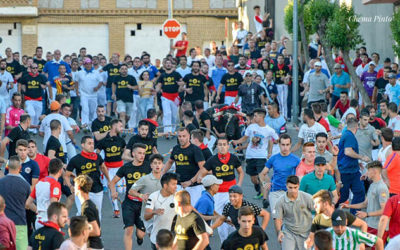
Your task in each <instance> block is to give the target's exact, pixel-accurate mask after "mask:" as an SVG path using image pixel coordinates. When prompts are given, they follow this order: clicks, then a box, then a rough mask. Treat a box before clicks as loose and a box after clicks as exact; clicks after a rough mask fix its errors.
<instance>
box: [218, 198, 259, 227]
mask: <svg viewBox="0 0 400 250" xmlns="http://www.w3.org/2000/svg"><path fill="white" fill-rule="evenodd" d="M244 206H249V207H251V209H252V210H253V212H254V215H255V217H257V216H258V215H260V213H261V211H262V209H261V208H260V207H259V206H257V205H255V204H253V203H250V202H248V201H245V200H243V201H242V206H241V207H244ZM239 209H240V208H238V209H236V208H235V207H234V206H233V205H232V204H231V203H228V204H226V205H225V207H224V210H223V211H222V215H223V216H225V217H226V218H228V217H229V218H231V221H232V224H233V225H234V226H235V227H236V229H239V227H240V225H239V222H238V216H239ZM254 225H258V220H257V218H256V219H255V222H254Z"/></svg>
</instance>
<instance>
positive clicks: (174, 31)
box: [163, 19, 181, 39]
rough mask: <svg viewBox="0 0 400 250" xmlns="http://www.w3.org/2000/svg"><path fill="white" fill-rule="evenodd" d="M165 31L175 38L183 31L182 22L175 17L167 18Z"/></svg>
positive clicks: (171, 37) (164, 25)
mask: <svg viewBox="0 0 400 250" xmlns="http://www.w3.org/2000/svg"><path fill="white" fill-rule="evenodd" d="M163 32H164V34H165V35H166V36H167V37H168V38H169V39H175V38H177V37H178V36H179V34H180V33H181V24H180V23H179V22H178V21H177V20H175V19H167V20H166V21H165V22H164V24H163Z"/></svg>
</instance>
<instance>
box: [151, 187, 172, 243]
mask: <svg viewBox="0 0 400 250" xmlns="http://www.w3.org/2000/svg"><path fill="white" fill-rule="evenodd" d="M146 208H149V209H152V210H153V211H154V210H156V209H160V208H161V209H164V214H163V215H154V217H153V228H152V230H151V233H150V241H151V242H152V243H153V244H156V236H157V233H158V231H160V230H161V229H167V230H171V225H172V220H173V219H174V216H175V214H176V213H175V205H174V195H170V196H168V197H164V196H162V195H161V193H160V191H156V192H154V193H152V194H151V195H150V196H149V199H148V200H147V204H146Z"/></svg>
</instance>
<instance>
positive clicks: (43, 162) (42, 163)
mask: <svg viewBox="0 0 400 250" xmlns="http://www.w3.org/2000/svg"><path fill="white" fill-rule="evenodd" d="M34 161H36V162H37V164H38V165H39V169H40V174H39V180H41V179H43V178H44V177H46V176H48V175H49V163H50V158H49V157H47V156H44V155H42V154H39V153H38V154H36V158H35V160H34Z"/></svg>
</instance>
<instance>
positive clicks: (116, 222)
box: [32, 125, 297, 250]
mask: <svg viewBox="0 0 400 250" xmlns="http://www.w3.org/2000/svg"><path fill="white" fill-rule="evenodd" d="M288 127H289V129H288V130H289V134H290V135H291V136H292V138H293V139H294V142H293V143H296V141H297V132H296V131H295V130H294V129H293V128H291V126H290V125H289V126H288ZM83 135H84V134H83V133H82V132H81V133H79V134H75V138H76V141H77V142H79V141H80V139H81V137H82V136H83ZM129 138H130V136H127V137H126V138H125V139H126V141H128V140H129ZM32 139H35V140H36V142H37V144H38V148H39V152H43V145H42V144H43V142H42V141H43V140H42V138H41V137H40V136H34V137H33V138H32ZM175 145H176V139H170V140H166V139H164V138H159V139H158V150H159V152H160V153H162V154H164V153H168V152H169V150H170V149H171V148H172V147H173V146H175ZM165 158H166V159H167V156H166V157H165ZM243 191H244V199H246V200H247V201H249V202H252V203H255V204H257V205H259V206H260V207H262V200H255V199H253V196H254V195H255V194H256V192H255V190H254V187H253V184H252V183H251V181H250V177H249V176H248V175H247V174H246V175H245V178H244V182H243ZM120 199H121V200H123V195H120ZM102 210H103V211H102V221H101V229H102V239H103V242H104V245H105V249H107V250H120V249H124V243H123V235H124V230H123V223H122V218H113V217H112V215H113V211H112V206H111V202H110V200H109V198H108V194H107V193H105V194H104V199H103V209H102ZM268 211H269V210H268ZM269 212H270V211H269ZM74 215H76V208H75V206H73V208H72V209H71V211H70V216H74ZM266 233H267V235H268V237H269V241H268V247H269V249H281V247H280V244H279V243H278V241H277V237H276V234H275V229H274V224H273V220H272V219H271V220H270V221H269V224H268V227H267V230H266ZM210 242H211V244H210V246H211V249H213V250H214V249H220V247H221V242H220V239H219V237H218V230H215V233H214V236H213V237H211V238H210ZM133 249H151V244H150V239H149V238H148V237H147V236H146V237H145V239H144V242H143V244H142V245H141V246H138V245H137V243H136V236H135V235H134V236H133Z"/></svg>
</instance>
